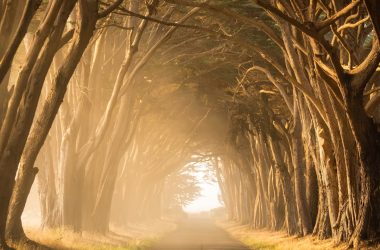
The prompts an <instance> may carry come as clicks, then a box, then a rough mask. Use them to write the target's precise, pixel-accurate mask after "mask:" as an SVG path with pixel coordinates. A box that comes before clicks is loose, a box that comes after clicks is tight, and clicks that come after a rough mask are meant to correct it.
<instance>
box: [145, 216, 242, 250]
mask: <svg viewBox="0 0 380 250" xmlns="http://www.w3.org/2000/svg"><path fill="white" fill-rule="evenodd" d="M201 249H202V250H248V249H249V248H247V247H246V246H244V245H243V244H242V243H241V242H239V241H238V240H236V239H233V238H232V237H231V236H230V235H229V234H228V233H227V232H226V231H225V230H223V229H222V228H220V227H218V226H217V225H216V224H215V222H214V220H212V219H211V218H207V217H204V216H199V217H197V216H191V217H190V218H187V219H183V220H182V221H181V222H180V223H179V224H178V228H177V230H175V231H173V232H171V233H169V234H167V235H166V236H165V237H164V238H162V239H160V240H159V241H158V242H157V243H156V244H154V245H153V247H152V250H201Z"/></svg>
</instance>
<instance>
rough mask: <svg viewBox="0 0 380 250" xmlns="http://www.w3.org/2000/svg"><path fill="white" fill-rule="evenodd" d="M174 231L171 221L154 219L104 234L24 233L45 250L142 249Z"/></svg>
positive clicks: (50, 231)
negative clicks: (44, 247)
mask: <svg viewBox="0 0 380 250" xmlns="http://www.w3.org/2000/svg"><path fill="white" fill-rule="evenodd" d="M175 228H176V225H175V224H174V223H172V222H170V221H164V220H156V221H150V222H145V223H140V224H130V225H129V226H128V227H127V228H116V227H112V228H111V231H110V232H109V233H108V234H107V235H101V234H90V233H82V235H80V234H77V233H73V232H71V231H68V230H60V229H57V230H43V231H41V230H39V229H36V228H27V229H26V234H27V236H28V237H29V238H30V239H31V240H33V241H35V242H38V243H40V244H42V245H44V246H46V247H47V248H46V249H59V250H60V249H62V250H65V249H78V250H87V249H95V250H143V249H149V248H150V246H151V245H152V244H153V242H155V241H156V240H157V239H158V238H160V237H161V236H162V235H164V234H165V233H167V232H168V231H173V230H175ZM116 232H117V233H116ZM24 249H28V248H24Z"/></svg>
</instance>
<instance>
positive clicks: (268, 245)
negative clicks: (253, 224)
mask: <svg viewBox="0 0 380 250" xmlns="http://www.w3.org/2000/svg"><path fill="white" fill-rule="evenodd" d="M218 225H219V226H220V227H222V228H223V229H225V230H226V231H227V232H229V233H230V235H231V236H232V237H234V238H236V239H238V240H240V241H241V242H243V243H244V244H246V245H247V246H249V247H250V248H251V249H255V250H293V249H297V250H325V249H331V250H343V249H346V248H347V247H346V246H345V245H336V244H334V242H333V241H332V240H330V239H328V240H319V239H317V238H315V237H313V236H306V237H297V236H288V235H287V234H286V233H285V232H273V231H268V230H252V229H249V226H247V225H244V226H242V225H239V224H238V223H232V222H218Z"/></svg>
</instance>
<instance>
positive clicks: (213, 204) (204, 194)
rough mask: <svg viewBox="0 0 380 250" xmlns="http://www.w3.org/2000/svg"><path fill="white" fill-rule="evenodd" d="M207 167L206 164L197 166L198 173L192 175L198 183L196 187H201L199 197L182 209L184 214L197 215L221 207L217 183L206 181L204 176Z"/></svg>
mask: <svg viewBox="0 0 380 250" xmlns="http://www.w3.org/2000/svg"><path fill="white" fill-rule="evenodd" d="M209 167H210V166H209V165H208V164H207V163H201V164H199V171H198V172H195V173H194V174H195V175H196V176H197V179H198V181H199V184H198V185H199V186H200V187H201V195H200V196H199V197H198V198H197V199H195V200H194V201H193V202H191V203H190V204H188V205H187V206H185V207H184V211H185V212H187V213H199V212H204V211H210V210H212V209H214V208H217V207H221V206H223V205H222V204H221V203H220V199H219V198H218V197H220V189H219V185H218V183H217V182H216V181H215V180H208V179H207V178H205V176H204V173H203V171H205V170H207V168H209Z"/></svg>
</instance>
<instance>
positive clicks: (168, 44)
mask: <svg viewBox="0 0 380 250" xmlns="http://www.w3.org/2000/svg"><path fill="white" fill-rule="evenodd" d="M379 38H380V2H379V1H377V0H352V1H348V0H339V1H338V0H271V1H265V0H242V1H233V0H223V1H222V0H212V1H211V0H210V1H200V0H199V1H196V0H194V1H192V0H145V1H140V0H128V1H127V0H124V1H123V0H103V1H100V0H0V127H1V130H0V249H8V245H12V244H13V243H14V242H19V241H27V238H26V235H25V233H24V230H23V226H22V222H21V215H22V213H23V210H24V207H25V203H26V200H27V197H28V194H29V192H30V189H31V187H32V185H33V183H34V182H36V183H37V185H38V187H39V189H38V190H39V198H40V204H41V205H40V206H41V211H42V227H43V228H60V227H64V228H69V229H72V230H74V231H76V232H82V231H90V232H100V233H106V232H107V231H108V230H109V225H110V223H118V224H120V225H121V226H122V225H123V224H125V223H127V222H128V221H133V220H141V219H146V218H157V217H160V216H161V215H162V214H164V213H165V212H166V211H168V210H170V209H174V208H175V207H178V206H181V205H183V204H185V203H186V202H188V201H189V200H191V199H192V198H193V196H194V195H196V194H197V192H199V190H197V187H196V186H194V181H193V180H192V178H193V177H192V176H191V175H189V174H188V173H187V171H186V168H192V167H193V166H194V165H195V164H197V163H199V162H208V164H209V165H212V166H213V170H212V171H214V172H215V175H216V177H217V179H218V183H219V185H220V188H221V192H222V197H223V200H224V204H225V207H226V211H227V214H228V218H229V219H230V220H234V221H238V222H240V223H242V224H248V225H250V227H252V228H255V229H261V228H266V229H270V230H286V232H287V233H288V234H289V235H299V236H305V235H309V234H312V235H315V236H316V237H318V238H319V239H326V238H333V239H334V240H335V241H336V242H346V243H347V244H349V245H350V246H354V247H356V246H358V245H359V244H361V243H362V242H366V241H373V240H378V239H379V237H380V192H379V189H380V141H379V134H378V122H380V68H379V62H380V44H379ZM157 208H158V209H157ZM6 242H7V243H6ZM7 244H8V245H7Z"/></svg>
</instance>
